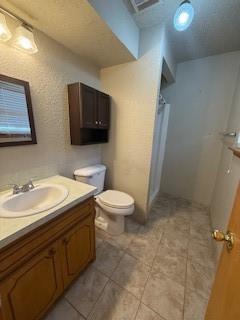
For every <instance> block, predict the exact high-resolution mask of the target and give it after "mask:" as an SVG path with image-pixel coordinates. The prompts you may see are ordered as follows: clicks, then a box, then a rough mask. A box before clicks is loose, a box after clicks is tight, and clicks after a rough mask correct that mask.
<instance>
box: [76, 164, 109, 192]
mask: <svg viewBox="0 0 240 320" xmlns="http://www.w3.org/2000/svg"><path fill="white" fill-rule="evenodd" d="M105 173H106V167H105V166H104V165H103V164H96V165H94V166H90V167H85V168H81V169H77V170H75V171H74V176H75V179H76V180H77V181H80V182H84V183H87V184H90V185H92V186H94V187H96V188H97V190H96V191H95V195H96V194H98V193H100V192H102V191H103V187H104V180H105Z"/></svg>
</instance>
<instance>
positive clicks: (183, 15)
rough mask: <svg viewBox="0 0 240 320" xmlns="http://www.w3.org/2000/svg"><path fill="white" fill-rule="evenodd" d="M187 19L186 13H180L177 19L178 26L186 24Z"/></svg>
mask: <svg viewBox="0 0 240 320" xmlns="http://www.w3.org/2000/svg"><path fill="white" fill-rule="evenodd" d="M188 19H189V14H188V13H187V12H182V13H181V14H180V16H179V17H178V21H179V23H180V24H185V23H187V21H188Z"/></svg>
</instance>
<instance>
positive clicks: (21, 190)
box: [1, 179, 35, 194]
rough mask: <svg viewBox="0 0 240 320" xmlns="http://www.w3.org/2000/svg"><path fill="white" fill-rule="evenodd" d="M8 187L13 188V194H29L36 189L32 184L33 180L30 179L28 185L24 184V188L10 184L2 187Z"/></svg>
mask: <svg viewBox="0 0 240 320" xmlns="http://www.w3.org/2000/svg"><path fill="white" fill-rule="evenodd" d="M7 186H12V194H19V193H24V192H28V191H30V190H32V189H34V188H35V186H34V184H33V182H32V179H30V180H29V181H28V182H27V183H25V184H23V185H22V186H20V185H18V184H15V183H10V184H6V185H3V186H1V187H7Z"/></svg>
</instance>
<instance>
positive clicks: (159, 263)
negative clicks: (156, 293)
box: [151, 248, 187, 286]
mask: <svg viewBox="0 0 240 320" xmlns="http://www.w3.org/2000/svg"><path fill="white" fill-rule="evenodd" d="M186 269H187V259H186V258H184V257H182V256H178V255H175V254H174V253H172V252H170V251H168V250H165V253H164V249H163V248H160V250H159V251H158V254H157V255H156V257H155V259H154V262H153V267H152V270H151V274H152V275H154V276H158V275H160V276H161V277H162V275H163V274H164V275H165V276H167V277H168V278H170V279H171V280H173V281H176V282H177V283H179V284H181V285H183V286H184V284H185V277H186Z"/></svg>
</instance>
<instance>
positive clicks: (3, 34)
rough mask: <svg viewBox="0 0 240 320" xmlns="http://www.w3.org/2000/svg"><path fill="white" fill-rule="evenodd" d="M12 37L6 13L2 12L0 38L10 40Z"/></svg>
mask: <svg viewBox="0 0 240 320" xmlns="http://www.w3.org/2000/svg"><path fill="white" fill-rule="evenodd" d="M11 37H12V34H11V32H10V30H9V29H8V26H7V23H6V18H5V16H4V14H2V13H1V12H0V40H1V41H8V40H9V39H11Z"/></svg>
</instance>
